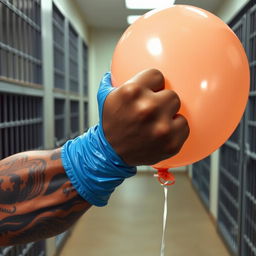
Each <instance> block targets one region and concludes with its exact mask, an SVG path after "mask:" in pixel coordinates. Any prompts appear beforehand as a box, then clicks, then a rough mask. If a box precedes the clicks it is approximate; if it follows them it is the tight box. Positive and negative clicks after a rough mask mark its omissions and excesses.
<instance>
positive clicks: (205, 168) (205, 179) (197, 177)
mask: <svg viewBox="0 0 256 256" xmlns="http://www.w3.org/2000/svg"><path fill="white" fill-rule="evenodd" d="M210 165H211V157H210V156H209V157H207V158H205V159H203V160H201V161H199V162H197V163H195V164H193V179H192V182H193V185H194V186H195V188H196V189H197V191H198V193H199V195H200V197H201V198H202V200H203V202H204V204H205V205H206V206H207V207H209V195H210V193H209V192H210Z"/></svg>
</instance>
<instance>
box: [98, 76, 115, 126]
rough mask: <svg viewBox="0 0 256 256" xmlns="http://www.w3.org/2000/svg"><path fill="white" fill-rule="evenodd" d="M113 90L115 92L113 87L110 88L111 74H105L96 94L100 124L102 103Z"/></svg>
mask: <svg viewBox="0 0 256 256" xmlns="http://www.w3.org/2000/svg"><path fill="white" fill-rule="evenodd" d="M113 90H115V87H113V86H112V82H111V73H110V72H107V73H106V74H105V75H104V77H103V78H102V80H101V82H100V86H99V90H98V94H97V100H98V109H99V116H100V122H101V120H102V114H103V106H104V102H105V100H106V98H107V96H108V95H109V93H110V92H112V91H113Z"/></svg>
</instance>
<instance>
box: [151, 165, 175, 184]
mask: <svg viewBox="0 0 256 256" xmlns="http://www.w3.org/2000/svg"><path fill="white" fill-rule="evenodd" d="M154 176H155V177H158V181H159V182H160V183H161V185H163V186H171V185H173V184H174V183H175V176H174V175H173V173H171V172H168V168H157V174H155V175H154Z"/></svg>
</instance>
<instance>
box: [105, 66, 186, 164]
mask: <svg viewBox="0 0 256 256" xmlns="http://www.w3.org/2000/svg"><path fill="white" fill-rule="evenodd" d="M163 89H164V77H163V75H162V73H161V72H160V71H158V70H155V69H149V70H145V71H142V72H141V73H139V74H137V75H136V76H134V77H133V78H132V79H131V80H129V81H127V82H126V83H125V84H123V85H122V86H120V87H119V88H117V89H115V90H113V91H112V92H111V93H110V94H109V95H108V96H107V98H106V100H105V103H104V108H103V118H102V119H103V120H102V122H103V130H104V134H105V137H106V139H107V140H108V142H109V143H110V144H111V146H112V147H113V148H114V150H115V151H116V153H117V154H118V155H119V156H120V157H121V158H122V159H123V160H124V161H125V162H126V163H127V164H128V165H131V166H136V165H144V164H145V165H151V164H155V163H157V162H159V161H161V160H164V159H166V158H169V157H171V156H174V155H175V154H177V153H178V152H179V151H180V149H181V147H182V145H183V144H184V142H185V141H186V139H187V138H188V135H189V126H188V122H187V120H186V119H185V117H183V116H182V115H180V114H177V112H178V111H179V109H180V99H179V97H178V95H177V94H176V93H175V92H174V91H171V90H163Z"/></svg>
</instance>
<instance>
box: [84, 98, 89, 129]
mask: <svg viewBox="0 0 256 256" xmlns="http://www.w3.org/2000/svg"><path fill="white" fill-rule="evenodd" d="M88 128H89V111H88V103H87V102H85V103H84V130H85V131H86V130H87V129H88Z"/></svg>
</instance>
